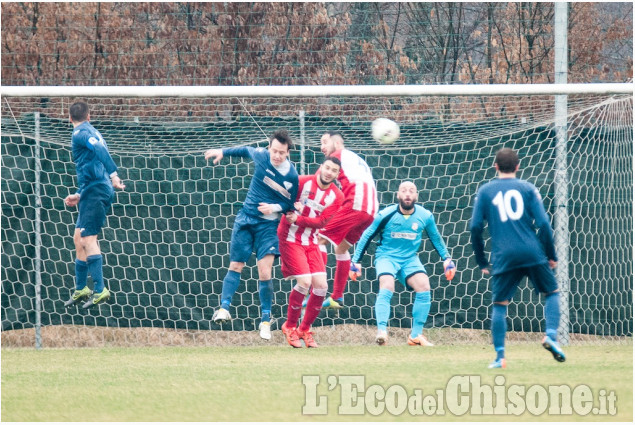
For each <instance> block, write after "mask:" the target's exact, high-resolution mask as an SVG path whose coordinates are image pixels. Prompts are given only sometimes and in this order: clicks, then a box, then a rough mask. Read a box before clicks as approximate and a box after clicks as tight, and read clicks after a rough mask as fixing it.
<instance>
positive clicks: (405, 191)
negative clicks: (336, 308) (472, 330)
mask: <svg viewBox="0 0 635 425" xmlns="http://www.w3.org/2000/svg"><path fill="white" fill-rule="evenodd" d="M418 197H419V193H418V192H417V187H416V186H415V184H414V183H413V182H410V181H405V182H402V183H401V184H400V185H399V190H398V192H397V200H398V201H399V203H398V204H395V205H390V206H388V207H386V208H384V209H383V210H381V211H380V212H379V213H378V214H377V216H376V217H375V219H374V221H373V223H372V224H371V225H370V227H368V229H366V230H365V231H364V233H363V234H362V237H361V239H360V240H359V243H358V244H357V246H356V248H355V254H354V255H353V259H352V264H351V273H350V277H351V279H353V280H356V279H357V277H359V276H360V275H361V265H360V264H359V262H360V260H361V258H362V256H363V255H364V252H366V249H367V248H368V245H369V244H370V242H371V240H372V239H373V238H374V237H375V236H377V235H379V236H380V240H379V243H378V246H377V249H376V250H375V269H376V271H377V278H378V279H379V293H378V294H377V299H376V301H375V318H376V319H377V338H376V342H377V344H379V345H385V344H386V343H387V340H388V333H387V325H388V320H389V318H390V300H391V299H392V295H393V293H394V291H395V278H397V279H398V280H399V281H400V282H401V283H402V284H404V285H406V284H407V285H408V286H410V287H411V288H412V289H413V290H414V292H415V301H414V305H413V307H412V330H411V332H410V335H409V336H408V344H409V345H418V346H424V347H425V346H428V347H429V346H432V345H433V344H432V343H431V342H430V341H428V339H427V338H426V337H425V336H423V334H422V331H423V326H424V325H425V323H426V320H427V319H428V313H429V312H430V302H431V299H430V279H429V278H428V275H427V273H426V269H425V267H424V266H423V264H422V263H421V260H420V259H419V256H418V252H419V249H420V248H421V241H422V232H423V231H425V232H426V234H427V235H428V237H429V238H430V240H431V241H432V244H433V245H434V247H435V249H436V250H437V252H438V253H439V256H440V257H441V258H442V259H443V260H444V263H443V265H444V270H445V276H446V278H447V279H448V280H452V278H453V277H454V273H455V272H456V266H455V265H454V262H453V261H452V259H451V257H450V254H449V252H448V249H447V248H446V246H445V243H444V242H443V239H442V238H441V235H440V234H439V230H438V229H437V225H436V223H435V221H434V217H433V216H432V213H431V212H430V211H428V210H427V209H425V208H424V207H422V206H421V205H417V204H416V202H417V199H418Z"/></svg>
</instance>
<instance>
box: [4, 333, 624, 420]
mask: <svg viewBox="0 0 635 425" xmlns="http://www.w3.org/2000/svg"><path fill="white" fill-rule="evenodd" d="M567 356H568V358H567V361H566V362H565V363H557V362H556V361H554V360H553V358H552V357H551V355H550V354H549V353H548V352H546V351H545V350H544V349H543V348H542V347H540V346H539V345H527V344H520V345H512V346H510V347H508V350H507V358H508V362H509V363H508V368H507V369H506V370H504V371H501V370H488V369H486V365H487V364H488V363H489V361H490V360H492V357H493V354H492V349H491V347H489V346H484V345H482V346H481V345H479V346H439V347H434V348H432V349H421V348H418V347H416V348H415V347H408V346H388V347H376V346H356V347H321V348H319V349H317V350H307V349H298V350H294V349H291V348H290V347H214V348H201V347H194V348H181V347H167V348H104V349H46V350H42V351H35V350H30V349H3V350H2V420H3V421H175V422H183V421H205V422H208V421H324V420H328V421H360V420H361V421H374V420H378V421H419V420H431V421H468V420H477V421H509V420H518V421H544V420H551V421H632V420H633V347H632V346H629V345H608V346H574V347H568V348H567ZM303 375H305V376H319V378H320V383H319V385H317V386H316V385H309V384H308V382H309V381H312V380H314V379H315V378H314V377H309V378H308V381H307V385H306V386H305V385H304V384H303ZM468 375H469V376H472V379H478V378H479V377H480V380H481V381H480V385H481V391H483V390H482V387H483V386H486V385H487V386H488V387H489V388H493V394H499V393H497V392H496V391H505V393H504V394H507V395H506V396H504V397H509V398H504V399H503V401H504V402H505V405H506V406H511V404H510V402H511V400H512V398H511V397H512V396H511V395H509V393H508V389H509V388H510V387H513V386H514V385H522V386H525V388H528V389H527V390H526V396H527V397H526V399H527V402H526V406H530V405H532V404H531V403H532V400H533V403H534V404H533V405H534V406H538V407H540V406H539V404H536V403H537V402H536V401H535V400H540V397H536V395H540V394H541V393H543V392H544V391H542V390H541V389H540V388H537V386H536V384H537V385H539V386H541V387H542V388H547V387H548V386H549V385H564V384H566V385H568V386H569V388H571V389H572V390H575V387H576V386H580V385H586V386H588V387H589V388H590V389H591V391H592V393H593V397H594V398H593V403H594V404H593V405H594V406H600V407H601V405H600V402H601V400H600V399H602V397H598V394H605V395H607V396H609V395H611V394H614V395H615V396H616V398H617V400H616V402H615V403H614V405H615V407H616V410H617V412H616V414H615V415H593V414H582V415H580V414H577V413H576V412H578V411H576V410H574V411H573V413H572V414H564V415H553V414H549V410H546V411H545V413H543V414H541V415H539V416H534V415H533V414H532V413H531V409H522V406H521V409H520V411H519V410H518V409H517V407H518V405H519V404H518V403H517V400H516V402H515V403H514V404H513V406H512V407H514V408H513V409H512V413H516V414H494V415H491V414H490V415H479V414H478V411H475V410H473V409H474V406H475V405H476V401H470V402H469V403H470V405H469V406H470V410H469V411H468V412H467V413H466V414H464V415H462V414H460V413H462V412H458V411H457V410H455V409H456V408H453V409H454V410H453V409H450V407H449V406H450V405H452V403H454V402H457V401H459V400H461V399H460V397H463V401H465V399H467V400H471V399H470V398H469V397H468V396H469V393H468V392H465V393H464V392H463V391H461V393H460V394H457V393H456V388H457V387H456V386H454V387H450V386H449V383H455V382H459V381H458V380H459V379H463V378H462V377H463V376H468ZM329 376H331V378H330V379H329ZM351 376H355V377H354V378H351ZM453 377H455V378H453ZM360 378H361V379H364V388H365V389H369V387H371V385H374V384H378V385H380V386H381V387H382V388H383V389H384V390H388V391H386V393H387V394H390V393H391V391H392V390H395V388H393V387H395V386H396V385H400V386H401V387H402V388H404V389H405V391H406V392H407V395H408V396H410V395H412V394H415V392H414V390H415V389H421V390H422V394H423V395H424V396H428V395H430V397H428V398H433V397H432V395H434V398H437V396H436V391H437V390H444V391H445V396H444V398H442V399H440V400H442V403H443V404H444V405H445V409H443V410H441V413H443V414H439V411H438V410H437V414H435V415H434V416H432V417H425V416H424V417H418V416H413V414H414V415H417V414H421V410H409V409H405V411H392V412H393V413H394V412H397V413H398V414H397V415H396V416H395V415H393V414H391V412H390V411H389V410H388V405H390V406H391V407H393V405H395V403H391V402H390V403H389V398H387V399H386V400H385V401H386V403H385V407H386V408H385V409H383V412H382V411H381V410H382V409H381V407H382V406H384V404H382V403H383V401H382V397H381V396H377V394H380V393H381V390H380V391H379V393H371V392H370V391H366V392H365V393H361V394H360V395H359V397H360V398H359V399H357V400H353V399H351V398H350V397H349V395H350V391H347V390H342V388H343V385H333V389H332V390H329V386H328V383H331V384H334V383H335V381H337V382H339V383H340V384H342V383H345V382H346V381H347V380H348V381H350V380H351V379H353V380H358V379H360ZM503 378H504V379H503ZM495 379H496V381H495ZM461 382H463V381H461ZM496 385H498V386H496ZM307 388H309V390H308V392H307ZM373 388H374V389H378V387H373ZM452 388H454V389H455V391H454V394H452V391H451V389H452ZM466 388H467V387H459V390H465V389H466ZM470 388H471V389H473V388H474V387H470ZM534 390H535V391H534ZM537 390H540V391H537ZM311 391H313V393H311ZM466 391H467V390H466ZM485 392H487V391H485ZM392 393H393V394H394V393H395V392H394V391H393V392H392ZM530 393H531V394H532V397H533V398H532V397H530V396H529V395H530ZM307 394H309V396H308V397H307ZM311 394H313V395H312V396H311ZM369 394H370V396H369ZM545 394H546V393H545ZM574 394H576V393H575V391H574ZM577 394H578V395H580V393H577ZM321 396H326V397H328V398H327V400H326V401H324V400H322V399H320V398H319V397H321ZM365 396H366V402H364V401H363V399H364V397H365ZM369 397H370V398H369ZM457 397H459V399H457ZM580 397H583V398H584V397H587V395H585V394H582V395H581V396H580ZM485 399H486V396H484V398H483V400H485ZM347 400H348V401H350V403H349V402H348V401H347ZM373 400H375V401H377V400H379V401H380V403H379V404H377V403H374V402H373ZM392 400H397V401H399V400H401V401H404V400H405V399H398V398H394V397H393V398H392ZM453 400H454V401H453ZM606 400H607V397H604V401H605V402H606ZM543 401H544V400H543ZM360 402H361V403H365V404H363V405H360V404H358V403H360ZM349 404H350V405H354V406H357V407H358V408H359V406H370V407H368V408H366V409H364V411H365V414H363V415H349V414H338V410H339V408H340V407H342V406H343V407H344V408H346V406H347V405H349ZM305 405H306V406H307V408H312V409H313V408H316V407H318V406H319V408H322V409H323V408H324V407H326V412H327V414H326V415H322V414H319V415H307V414H303V413H302V412H303V406H305ZM490 405H491V404H490ZM523 405H525V404H523ZM461 406H466V404H465V403H463V404H461ZM550 406H551V405H550ZM374 407H376V408H379V410H378V411H374V410H377V409H374ZM398 407H399V405H397V407H395V408H398ZM353 410H354V409H353ZM353 410H350V409H349V410H348V412H349V413H351V412H353ZM402 410H403V409H402ZM450 410H453V411H450ZM477 410H478V409H477ZM542 410H545V409H544V408H543V409H542ZM313 411H315V410H313ZM378 412H379V413H380V414H378V415H375V414H376V413H378ZM411 412H412V413H411ZM485 412H486V411H485ZM496 412H497V413H498V411H496ZM606 412H607V413H608V410H606ZM578 413H579V412H578ZM582 413H584V412H582Z"/></svg>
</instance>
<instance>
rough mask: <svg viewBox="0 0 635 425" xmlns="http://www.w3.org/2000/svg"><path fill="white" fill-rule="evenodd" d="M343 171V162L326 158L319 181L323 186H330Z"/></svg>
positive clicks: (331, 157)
mask: <svg viewBox="0 0 635 425" xmlns="http://www.w3.org/2000/svg"><path fill="white" fill-rule="evenodd" d="M341 169H342V162H341V161H340V160H339V159H338V158H335V157H333V156H327V157H326V158H324V161H323V162H322V165H321V166H320V173H319V174H318V179H319V180H320V183H321V184H322V186H328V185H329V184H331V183H333V181H334V180H335V179H336V178H337V176H339V175H340V170H341Z"/></svg>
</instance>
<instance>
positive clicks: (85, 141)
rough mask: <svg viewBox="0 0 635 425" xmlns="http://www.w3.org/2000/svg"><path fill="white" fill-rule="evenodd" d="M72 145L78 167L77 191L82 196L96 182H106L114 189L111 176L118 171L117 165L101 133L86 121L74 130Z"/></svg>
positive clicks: (76, 166)
mask: <svg viewBox="0 0 635 425" xmlns="http://www.w3.org/2000/svg"><path fill="white" fill-rule="evenodd" d="M71 145H72V150H73V160H74V161H75V168H76V169H77V183H78V186H79V187H78V189H77V193H78V194H79V195H80V196H81V194H82V192H83V191H84V190H86V189H87V188H89V187H91V186H93V185H96V184H105V185H107V186H109V187H110V190H111V191H114V189H113V187H112V182H111V181H110V176H111V175H113V174H114V173H115V172H116V171H117V166H116V165H115V161H113V160H112V158H111V156H110V153H109V152H108V147H107V146H106V141H105V140H104V138H103V137H102V135H101V133H99V131H97V130H96V129H95V127H93V126H92V125H91V124H90V123H89V122H88V121H84V122H83V123H81V124H80V125H78V126H77V127H75V129H74V130H73V138H72V143H71Z"/></svg>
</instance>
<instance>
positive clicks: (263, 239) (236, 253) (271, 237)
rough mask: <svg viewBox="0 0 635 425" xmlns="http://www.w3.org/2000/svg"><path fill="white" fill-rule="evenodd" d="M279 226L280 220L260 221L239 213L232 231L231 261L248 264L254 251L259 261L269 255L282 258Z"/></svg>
mask: <svg viewBox="0 0 635 425" xmlns="http://www.w3.org/2000/svg"><path fill="white" fill-rule="evenodd" d="M278 224H279V221H278V220H264V219H258V218H254V217H250V216H248V215H247V214H244V213H243V212H242V210H241V211H239V212H238V215H237V216H236V221H234V228H233V229H232V240H231V246H230V248H229V260H230V261H236V262H239V263H246V262H247V261H249V257H251V253H252V252H254V251H255V252H256V259H258V260H262V258H263V257H264V256H265V255H267V254H273V255H275V256H276V257H278V256H280V251H279V249H278Z"/></svg>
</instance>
